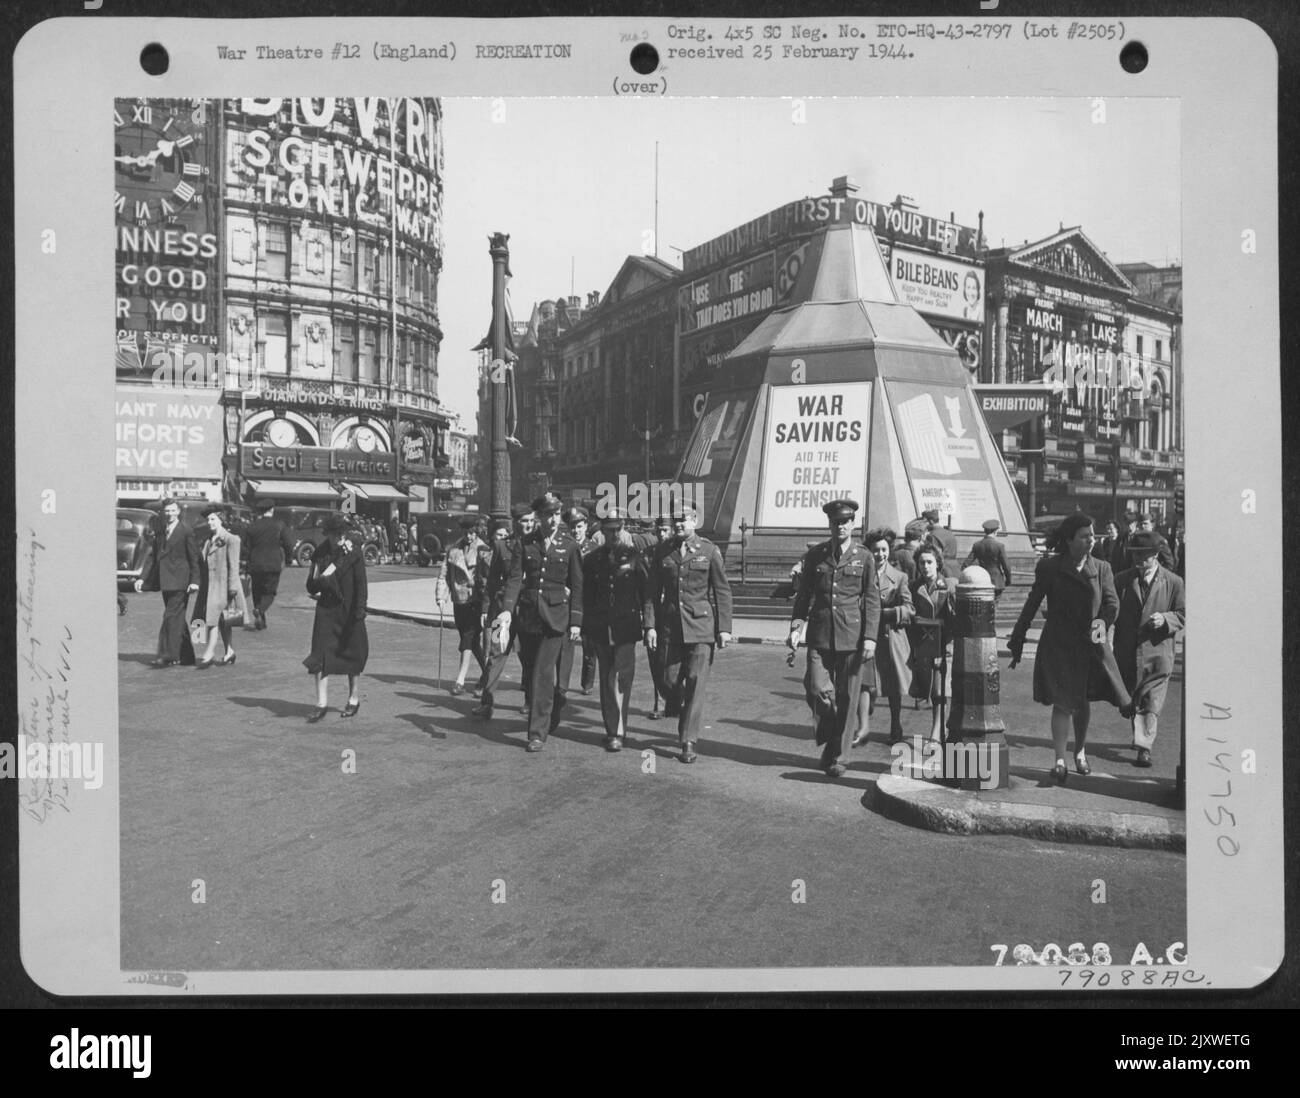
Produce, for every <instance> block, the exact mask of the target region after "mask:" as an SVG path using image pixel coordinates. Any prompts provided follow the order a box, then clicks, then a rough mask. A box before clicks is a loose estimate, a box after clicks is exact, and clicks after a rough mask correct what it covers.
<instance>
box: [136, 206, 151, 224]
mask: <svg viewBox="0 0 1300 1098" xmlns="http://www.w3.org/2000/svg"><path fill="white" fill-rule="evenodd" d="M135 219H136V220H137V221H148V220H149V203H148V202H136V204H135Z"/></svg>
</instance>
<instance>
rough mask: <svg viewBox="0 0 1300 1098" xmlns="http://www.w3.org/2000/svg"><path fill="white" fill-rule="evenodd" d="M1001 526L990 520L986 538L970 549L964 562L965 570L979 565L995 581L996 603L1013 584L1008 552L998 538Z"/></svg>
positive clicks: (985, 533) (994, 520) (985, 530)
mask: <svg viewBox="0 0 1300 1098" xmlns="http://www.w3.org/2000/svg"><path fill="white" fill-rule="evenodd" d="M1001 525H1002V524H1001V523H1000V522H998V520H997V519H989V520H988V521H987V522H986V523H984V536H983V537H982V538H980V540H979V541H977V542H976V543H975V544H974V545H972V546H971V547H970V552H969V553H968V554H967V555H966V559H965V560H964V561H962V567H963V568H968V567H969V566H970V565H972V564H978V565H979V566H980V567H981V568H983V569H984V571H986V572H987V573H988V574H989V577H990V578H991V579H992V580H993V599H994V601H995V602H996V601H997V600H998V599H1000V598H1001V597H1002V589H1003V588H1004V587H1006V585H1007V584H1008V583H1010V582H1011V566H1010V565H1009V564H1008V563H1007V554H1006V550H1004V549H1003V548H1002V543H1001V542H1000V541H998V537H997V534H998V527H1000V526H1001Z"/></svg>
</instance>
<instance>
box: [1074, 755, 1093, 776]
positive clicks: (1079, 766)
mask: <svg viewBox="0 0 1300 1098" xmlns="http://www.w3.org/2000/svg"><path fill="white" fill-rule="evenodd" d="M1074 769H1075V770H1077V771H1078V772H1079V773H1080V774H1091V773H1092V766H1091V764H1090V763H1089V762H1088V756H1087V755H1085V754H1084V753H1083V752H1082V751H1076V752H1075V753H1074Z"/></svg>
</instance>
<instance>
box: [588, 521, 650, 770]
mask: <svg viewBox="0 0 1300 1098" xmlns="http://www.w3.org/2000/svg"><path fill="white" fill-rule="evenodd" d="M600 528H601V534H602V535H603V541H602V543H601V545H600V546H599V547H598V548H596V549H594V550H592V552H591V553H590V554H589V555H588V556H587V558H586V560H585V561H584V562H583V584H584V586H583V594H582V637H583V640H584V642H586V643H589V644H590V645H591V647H592V650H593V651H594V652H595V654H596V662H597V665H598V667H599V676H598V677H599V680H600V714H601V717H602V718H603V720H604V722H605V750H606V751H619V750H622V747H623V740H624V738H625V737H626V735H627V710H628V700H629V699H630V697H631V694H632V680H633V678H634V677H635V675H636V649H637V645H638V644H639V643H640V642H641V637H642V632H643V630H642V620H643V619H642V614H643V613H644V607H645V599H646V583H647V579H648V576H649V573H648V570H647V568H646V563H645V558H644V557H643V556H642V553H641V551H640V550H639V549H638V548H637V546H636V545H635V544H634V543H633V538H632V536H631V534H629V533H628V532H627V531H626V530H624V528H623V513H622V512H621V511H619V510H617V509H616V508H611V509H610V511H609V512H608V514H606V515H605V517H604V518H602V519H601V523H600Z"/></svg>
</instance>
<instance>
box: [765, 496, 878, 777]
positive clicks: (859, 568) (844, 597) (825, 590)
mask: <svg viewBox="0 0 1300 1098" xmlns="http://www.w3.org/2000/svg"><path fill="white" fill-rule="evenodd" d="M822 510H823V511H824V512H825V514H826V520H827V523H828V525H829V527H830V535H831V536H830V538H829V539H828V540H827V541H825V542H823V543H822V544H820V545H818V546H816V547H814V548H812V549H810V550H809V551H808V555H807V556H806V557H805V558H804V568H803V572H802V573H801V574H800V576H799V588H798V591H797V592H796V594H795V600H794V613H793V615H792V616H791V619H790V636H789V639H788V641H787V644H788V645H789V646H790V649H791V651H794V650H796V649H797V648H798V647H799V638H800V636H801V635H804V636H805V642H806V644H807V645H808V669H807V672H806V673H805V674H804V680H803V683H804V693H805V694H806V696H807V698H808V706H809V708H810V709H812V711H813V714H814V716H816V718H817V743H818V744H819V745H820V746H821V748H822V755H821V766H822V769H823V770H825V771H826V775H827V777H830V778H838V777H840V776H841V775H843V773H844V771H845V770H847V769H848V763H849V748H850V747H851V746H852V743H853V738H854V735H855V734H856V732H857V723H858V694H859V692H860V689H861V685H862V675H863V661H864V660H865V659H867V658H872V657H874V656H875V652H876V637H877V633H878V632H879V628H880V588H879V587H878V586H877V583H876V566H875V562H874V561H873V560H872V558H871V554H870V553H868V552H867V550H866V549H865V548H863V547H862V546H861V545H859V544H857V543H856V542H855V541H854V540H853V523H854V521H855V516H856V515H857V511H858V505H857V504H856V503H854V502H853V500H850V499H837V500H832V501H831V502H830V503H827V504H826V505H825V506H824V507H822ZM805 626H806V627H807V632H806V635H805ZM873 674H874V671H873Z"/></svg>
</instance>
